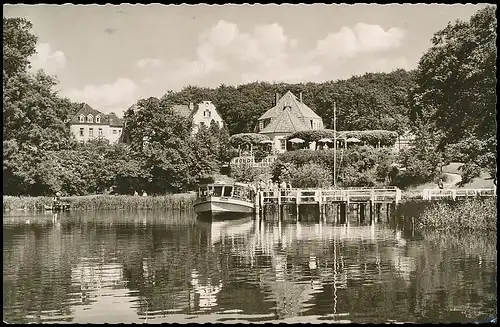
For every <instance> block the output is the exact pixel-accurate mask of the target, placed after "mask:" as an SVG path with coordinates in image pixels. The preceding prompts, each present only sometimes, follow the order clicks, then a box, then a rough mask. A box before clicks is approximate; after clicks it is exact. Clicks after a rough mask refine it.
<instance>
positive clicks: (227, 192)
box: [224, 186, 233, 197]
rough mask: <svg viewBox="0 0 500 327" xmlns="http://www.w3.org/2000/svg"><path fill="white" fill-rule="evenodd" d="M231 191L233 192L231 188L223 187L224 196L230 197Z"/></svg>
mask: <svg viewBox="0 0 500 327" xmlns="http://www.w3.org/2000/svg"><path fill="white" fill-rule="evenodd" d="M232 190H233V187H232V186H226V187H224V196H227V197H230V196H231V191H232Z"/></svg>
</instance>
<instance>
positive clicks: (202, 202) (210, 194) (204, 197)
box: [194, 183, 255, 219]
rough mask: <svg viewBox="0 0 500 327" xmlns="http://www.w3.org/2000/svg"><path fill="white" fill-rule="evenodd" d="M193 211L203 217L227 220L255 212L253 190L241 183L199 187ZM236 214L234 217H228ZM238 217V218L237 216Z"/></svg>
mask: <svg viewBox="0 0 500 327" xmlns="http://www.w3.org/2000/svg"><path fill="white" fill-rule="evenodd" d="M194 210H195V212H196V213H198V214H204V215H225V216H227V219H231V218H239V217H241V214H247V215H248V214H253V213H254V212H255V190H254V189H253V188H252V187H251V186H250V185H247V184H243V183H213V184H205V185H200V186H199V187H198V190H197V198H196V200H195V202H194ZM234 214H236V216H235V217H230V215H234ZM238 215H240V216H238Z"/></svg>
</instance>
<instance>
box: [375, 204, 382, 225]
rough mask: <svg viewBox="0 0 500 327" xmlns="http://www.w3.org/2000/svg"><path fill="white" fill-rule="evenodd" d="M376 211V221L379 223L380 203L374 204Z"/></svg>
mask: <svg viewBox="0 0 500 327" xmlns="http://www.w3.org/2000/svg"><path fill="white" fill-rule="evenodd" d="M375 207H376V210H377V220H378V221H380V212H381V211H382V203H376V204H375Z"/></svg>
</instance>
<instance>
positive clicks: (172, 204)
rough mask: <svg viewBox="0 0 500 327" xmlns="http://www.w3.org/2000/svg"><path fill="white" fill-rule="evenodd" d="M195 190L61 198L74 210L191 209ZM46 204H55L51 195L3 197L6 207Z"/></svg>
mask: <svg viewBox="0 0 500 327" xmlns="http://www.w3.org/2000/svg"><path fill="white" fill-rule="evenodd" d="M194 200H195V194H194V193H182V194H172V195H163V196H144V197H143V196H131V195H85V196H71V197H65V198H62V201H63V202H67V203H69V204H70V207H71V210H152V209H168V210H176V211H181V210H182V211H187V210H191V209H192V207H193V204H194ZM45 205H49V206H50V205H52V198H50V197H24V196H23V197H15V196H4V197H3V210H4V211H11V210H27V211H40V210H44V209H45Z"/></svg>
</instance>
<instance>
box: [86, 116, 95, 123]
mask: <svg viewBox="0 0 500 327" xmlns="http://www.w3.org/2000/svg"><path fill="white" fill-rule="evenodd" d="M93 122H94V117H93V116H92V115H88V116H87V123H93Z"/></svg>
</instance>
